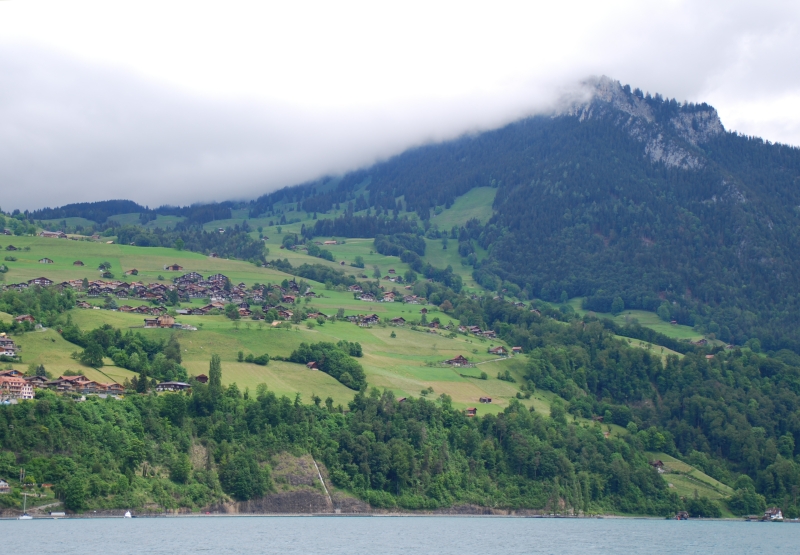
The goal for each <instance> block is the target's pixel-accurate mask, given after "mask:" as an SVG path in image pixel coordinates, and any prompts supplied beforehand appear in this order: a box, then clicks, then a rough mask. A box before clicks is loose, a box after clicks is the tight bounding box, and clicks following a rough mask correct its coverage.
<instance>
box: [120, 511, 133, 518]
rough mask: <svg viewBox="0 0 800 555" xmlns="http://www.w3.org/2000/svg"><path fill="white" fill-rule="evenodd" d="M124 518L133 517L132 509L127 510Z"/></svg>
mask: <svg viewBox="0 0 800 555" xmlns="http://www.w3.org/2000/svg"><path fill="white" fill-rule="evenodd" d="M122 518H133V517H132V516H131V512H130V511H125V516H124V517H122Z"/></svg>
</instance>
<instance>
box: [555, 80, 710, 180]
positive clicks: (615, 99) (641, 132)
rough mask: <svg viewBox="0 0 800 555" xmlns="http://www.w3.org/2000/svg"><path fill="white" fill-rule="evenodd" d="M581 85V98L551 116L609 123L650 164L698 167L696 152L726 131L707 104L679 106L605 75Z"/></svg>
mask: <svg viewBox="0 0 800 555" xmlns="http://www.w3.org/2000/svg"><path fill="white" fill-rule="evenodd" d="M582 85H583V91H584V93H585V94H583V95H582V97H581V99H580V100H578V101H572V102H568V103H565V104H564V107H563V108H561V109H560V110H558V111H557V112H556V113H555V114H554V117H559V116H571V117H577V118H578V119H579V120H580V121H586V120H589V119H593V118H608V119H611V120H613V121H614V123H615V124H616V125H618V126H620V127H622V128H623V129H625V130H626V131H627V132H628V133H629V134H630V135H631V137H633V138H634V139H636V140H638V141H640V142H641V143H643V146H644V155H645V156H647V157H648V158H650V159H651V160H652V161H653V162H663V163H664V164H666V165H668V166H674V167H680V168H684V169H693V168H699V167H702V165H703V161H702V152H701V151H700V150H699V149H698V148H697V147H698V146H699V145H701V144H703V143H705V142H708V141H709V140H711V139H712V138H714V137H716V136H717V135H719V134H721V133H724V132H725V128H724V127H723V125H722V122H721V121H720V119H719V115H718V114H717V111H716V110H715V109H714V108H713V107H711V106H709V105H707V104H688V103H687V104H680V103H678V102H676V101H675V100H674V99H664V98H663V97H661V95H659V94H656V95H655V96H650V94H649V93H647V94H644V93H642V92H641V91H640V90H639V89H634V90H631V88H630V86H629V85H625V86H623V85H621V84H620V82H619V81H615V80H613V79H610V78H609V77H606V76H602V77H598V78H592V79H589V80H587V81H585V82H584V83H583V84H582Z"/></svg>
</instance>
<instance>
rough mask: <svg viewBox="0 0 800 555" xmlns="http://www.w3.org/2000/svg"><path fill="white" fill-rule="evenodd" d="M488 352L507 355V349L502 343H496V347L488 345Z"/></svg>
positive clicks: (502, 355)
mask: <svg viewBox="0 0 800 555" xmlns="http://www.w3.org/2000/svg"><path fill="white" fill-rule="evenodd" d="M489 354H490V355H497V356H501V357H504V356H508V350H507V349H506V348H505V347H503V346H502V345H498V346H497V347H490V348H489Z"/></svg>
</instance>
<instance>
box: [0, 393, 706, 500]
mask: <svg viewBox="0 0 800 555" xmlns="http://www.w3.org/2000/svg"><path fill="white" fill-rule="evenodd" d="M315 401H316V404H312V405H305V404H302V403H300V402H299V399H295V400H290V399H288V398H286V397H283V398H278V397H276V396H275V395H274V394H273V393H271V392H270V391H268V390H267V389H266V387H263V388H259V390H258V391H257V392H256V393H255V395H253V394H252V393H250V392H245V393H244V394H242V392H240V391H239V390H238V388H236V386H234V385H232V386H230V387H228V388H224V387H222V386H220V385H219V383H218V382H216V381H215V380H214V379H212V380H211V381H210V382H209V385H208V386H205V385H203V384H197V383H195V384H194V388H193V392H192V395H191V396H190V397H187V396H184V395H183V394H167V395H160V396H155V395H143V396H134V397H129V398H127V399H125V400H122V401H113V400H110V399H109V400H99V399H92V400H88V401H86V402H84V403H74V402H73V401H72V400H69V399H63V398H60V397H56V396H55V395H53V394H51V393H42V394H40V396H39V399H38V400H36V401H35V402H34V403H32V404H21V405H16V406H4V407H0V446H2V449H3V450H4V451H3V452H2V454H0V465H1V466H2V467H0V473H4V474H5V473H8V472H10V471H13V470H15V469H16V468H17V464H18V463H24V464H25V467H26V470H27V472H28V475H29V476H31V477H35V479H36V480H38V481H46V482H49V483H52V484H54V487H55V489H56V492H57V493H58V495H59V496H60V497H61V498H62V499H63V500H64V502H65V505H66V507H67V509H69V510H82V509H89V508H111V507H122V508H125V507H139V506H141V505H142V504H143V503H145V502H148V501H150V500H154V501H155V502H156V503H158V504H159V505H161V506H163V507H166V508H178V507H205V506H208V505H210V504H212V503H213V502H215V501H219V500H221V499H223V498H224V497H225V496H226V495H227V496H230V497H231V498H233V499H238V500H247V499H251V498H255V497H258V496H260V495H263V494H264V493H267V492H268V491H269V490H270V487H271V481H270V468H269V460H270V457H271V456H272V455H275V454H277V453H279V452H282V451H285V450H291V451H295V452H296V451H297V450H301V451H305V450H307V451H309V452H311V453H313V455H314V456H315V457H316V458H317V459H319V460H320V461H321V462H323V463H324V464H325V465H326V467H327V468H328V472H329V474H330V477H331V479H332V481H333V482H334V484H336V485H337V486H338V487H342V488H346V489H348V490H350V491H353V492H354V493H356V494H357V495H358V496H360V497H362V498H363V499H365V500H367V501H369V502H370V503H371V504H372V505H373V506H375V507H383V508H395V507H399V508H404V509H433V508H437V507H446V506H451V505H453V504H457V503H476V504H479V505H489V506H503V507H535V508H542V509H544V508H552V509H553V510H565V509H566V508H575V509H577V510H583V511H609V510H612V511H624V512H630V513H647V514H670V513H674V512H675V511H676V510H679V509H681V508H683V506H684V504H683V503H682V502H681V501H680V499H679V498H678V497H677V495H675V494H674V493H670V492H669V491H668V489H667V487H666V484H665V483H664V481H663V480H662V479H661V478H660V477H659V476H658V474H657V473H656V472H655V471H654V470H653V469H652V468H651V467H650V466H649V465H648V464H647V459H646V457H645V456H644V454H643V453H642V452H641V450H640V449H639V448H637V446H636V443H635V442H634V441H626V440H621V439H620V440H618V439H614V440H606V439H604V438H603V435H602V433H601V431H600V428H599V427H595V428H592V427H589V428H584V427H581V426H576V425H574V424H571V423H569V422H568V421H567V419H566V418H565V416H564V414H563V412H561V413H558V414H556V415H554V418H550V417H548V416H547V415H539V414H537V413H531V412H530V411H529V410H528V409H526V408H524V407H523V406H522V405H520V404H513V405H512V406H511V407H509V408H508V409H507V410H506V411H505V412H504V413H502V414H500V415H498V416H496V417H495V416H486V417H483V418H479V419H475V418H467V417H465V416H464V414H463V413H462V412H461V411H459V410H454V409H452V408H451V406H450V404H449V401H448V399H447V398H446V397H445V398H441V399H439V400H437V401H435V402H433V401H427V400H425V399H420V400H415V399H409V400H406V401H404V402H403V403H399V402H398V401H397V400H396V399H395V398H394V397H393V396H392V394H391V393H383V394H381V393H379V392H377V391H372V392H370V393H365V392H362V393H357V394H356V395H355V397H354V399H353V401H352V402H351V403H350V404H349V407H348V411H347V412H346V413H342V411H341V407H338V408H337V407H333V405H332V403H331V402H330V400H328V401H327V403H322V402H321V400H319V399H315ZM195 444H197V445H202V446H203V449H204V451H205V452H206V453H207V456H206V458H205V460H204V461H203V464H202V466H200V467H199V468H198V467H197V465H195V466H193V465H192V464H191V461H190V458H189V453H190V451H191V448H192V445H195ZM12 453H16V454H17V455H16V456H14V455H13V454H12ZM11 473H12V474H13V472H11ZM11 501H13V500H12V499H10V498H7V499H6V501H5V502H7V503H8V502H11ZM560 503H565V504H566V506H564V505H560ZM699 510H702V509H699Z"/></svg>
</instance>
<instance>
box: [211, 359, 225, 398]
mask: <svg viewBox="0 0 800 555" xmlns="http://www.w3.org/2000/svg"><path fill="white" fill-rule="evenodd" d="M208 390H209V392H210V393H211V398H212V400H214V401H216V400H217V399H219V398H220V397H222V362H221V361H220V358H219V355H217V354H214V355H211V363H210V364H209V367H208Z"/></svg>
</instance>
